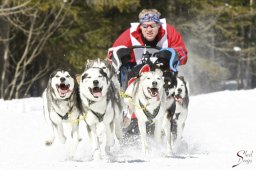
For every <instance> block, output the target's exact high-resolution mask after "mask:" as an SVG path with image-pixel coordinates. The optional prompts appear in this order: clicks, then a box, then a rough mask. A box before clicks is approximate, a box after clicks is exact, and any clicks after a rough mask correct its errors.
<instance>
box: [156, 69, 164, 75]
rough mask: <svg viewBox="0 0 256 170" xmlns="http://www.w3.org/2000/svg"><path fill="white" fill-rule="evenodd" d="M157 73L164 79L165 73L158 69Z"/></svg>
mask: <svg viewBox="0 0 256 170" xmlns="http://www.w3.org/2000/svg"><path fill="white" fill-rule="evenodd" d="M155 72H156V73H157V74H158V75H159V76H160V77H163V72H162V70H161V69H156V70H155Z"/></svg>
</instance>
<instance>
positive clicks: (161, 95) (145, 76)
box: [124, 70, 166, 155]
mask: <svg viewBox="0 0 256 170" xmlns="http://www.w3.org/2000/svg"><path fill="white" fill-rule="evenodd" d="M162 74H163V73H162V71H161V70H156V71H150V72H144V73H141V75H140V77H139V78H138V79H137V80H135V82H133V83H132V84H130V85H129V86H128V88H127V90H126V92H125V93H126V94H127V95H128V96H130V97H131V99H129V98H127V99H125V100H124V101H125V103H126V104H127V105H128V106H129V112H130V113H133V111H134V112H135V115H136V117H137V119H138V127H139V131H140V136H141V143H142V150H143V153H144V154H145V155H147V154H148V152H149V149H150V147H149V143H148V140H147V132H146V123H154V124H155V129H154V138H155V141H156V142H157V143H160V142H161V130H162V123H163V122H162V121H163V117H164V115H165V111H166V102H165V101H166V93H165V90H164V87H163V86H164V79H163V78H162Z"/></svg>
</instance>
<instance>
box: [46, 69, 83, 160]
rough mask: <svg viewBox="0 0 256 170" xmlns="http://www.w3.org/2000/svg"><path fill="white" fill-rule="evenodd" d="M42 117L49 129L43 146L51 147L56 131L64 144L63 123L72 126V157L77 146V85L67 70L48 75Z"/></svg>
mask: <svg viewBox="0 0 256 170" xmlns="http://www.w3.org/2000/svg"><path fill="white" fill-rule="evenodd" d="M42 97H43V106H44V117H45V120H46V122H47V124H48V127H49V128H50V132H49V138H48V139H47V140H46V142H45V144H46V145H47V146H50V145H52V143H53V141H54V139H55V133H54V130H56V131H57V134H58V137H59V140H60V142H61V143H65V142H66V136H65V135H64V131H63V123H64V122H66V123H70V124H71V125H72V132H71V136H72V138H73V140H74V146H73V150H72V151H71V153H70V154H71V155H70V156H73V155H74V153H75V150H76V148H77V144H78V140H79V139H78V138H79V137H78V124H79V121H78V119H79V114H80V112H79V109H78V84H77V81H76V79H75V75H74V74H72V72H71V71H69V70H67V69H57V70H55V71H53V72H52V73H51V75H50V78H49V81H48V85H47V88H46V89H45V91H44V92H43V95H42Z"/></svg>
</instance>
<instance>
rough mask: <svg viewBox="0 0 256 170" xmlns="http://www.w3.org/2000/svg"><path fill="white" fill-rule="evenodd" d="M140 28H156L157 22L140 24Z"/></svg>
mask: <svg viewBox="0 0 256 170" xmlns="http://www.w3.org/2000/svg"><path fill="white" fill-rule="evenodd" d="M141 26H142V28H148V27H150V28H157V27H158V24H157V23H153V24H141Z"/></svg>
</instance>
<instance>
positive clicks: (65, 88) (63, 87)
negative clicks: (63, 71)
mask: <svg viewBox="0 0 256 170" xmlns="http://www.w3.org/2000/svg"><path fill="white" fill-rule="evenodd" d="M69 86H70V85H69V84H64V83H61V84H59V85H56V87H57V89H58V92H59V95H60V97H65V95H66V93H68V92H70V90H69Z"/></svg>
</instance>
